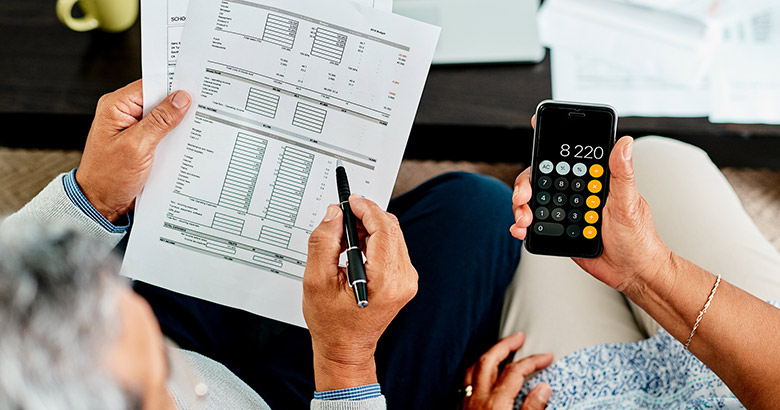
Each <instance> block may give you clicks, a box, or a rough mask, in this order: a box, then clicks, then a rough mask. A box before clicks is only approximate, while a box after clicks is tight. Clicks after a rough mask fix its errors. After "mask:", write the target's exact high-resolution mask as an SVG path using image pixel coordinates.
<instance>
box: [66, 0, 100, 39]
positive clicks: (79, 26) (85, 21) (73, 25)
mask: <svg viewBox="0 0 780 410" xmlns="http://www.w3.org/2000/svg"><path fill="white" fill-rule="evenodd" d="M78 1H79V0H57V18H59V19H60V21H61V22H62V24H64V25H66V26H68V27H69V28H70V29H71V30H73V31H89V30H94V29H96V28H98V26H99V25H100V24H99V22H98V19H96V18H95V17H93V16H90V15H85V16H84V17H81V18H73V6H75V5H76V3H77V2H78Z"/></svg>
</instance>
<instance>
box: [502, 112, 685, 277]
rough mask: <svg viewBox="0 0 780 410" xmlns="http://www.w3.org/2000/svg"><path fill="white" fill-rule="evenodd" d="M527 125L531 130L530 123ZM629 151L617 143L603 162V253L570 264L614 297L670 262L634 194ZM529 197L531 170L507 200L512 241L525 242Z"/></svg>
mask: <svg viewBox="0 0 780 410" xmlns="http://www.w3.org/2000/svg"><path fill="white" fill-rule="evenodd" d="M531 124H532V125H534V126H535V121H534V119H532V120H531ZM633 145H634V140H633V139H632V138H631V137H623V138H621V139H620V140H618V142H617V143H616V144H615V146H614V147H613V148H612V153H611V154H610V157H609V170H610V180H609V195H608V196H607V201H606V204H605V205H604V212H603V222H602V224H601V231H602V233H603V235H602V239H603V241H604V252H603V253H602V254H601V256H599V257H598V258H595V259H580V258H574V261H575V262H576V263H577V264H578V265H580V267H582V269H584V270H585V271H587V272H588V273H590V274H591V275H593V276H594V277H595V278H597V279H599V280H600V281H602V282H604V283H606V284H607V285H609V286H611V287H612V288H614V289H617V290H619V291H623V290H625V289H626V288H627V287H629V286H630V285H631V284H632V283H634V281H635V279H636V278H638V277H640V276H643V277H645V278H648V277H652V276H655V274H656V272H657V270H658V268H659V267H660V266H661V265H662V264H663V263H664V262H666V261H668V260H669V258H670V257H671V251H670V250H669V248H667V247H666V245H665V244H664V243H663V241H661V238H659V237H658V234H657V233H656V230H655V226H654V225H653V216H652V214H651V213H650V206H649V205H648V204H647V202H646V201H645V199H644V198H642V196H641V195H639V192H637V189H636V185H635V183H634V168H633V165H632V163H631V152H632V148H633ZM531 195H532V185H531V169H530V168H528V169H526V170H525V171H523V172H522V173H521V174H520V175H519V176H518V177H517V179H516V180H515V192H514V195H513V196H512V206H513V210H514V212H515V224H514V225H512V226H511V228H510V232H511V233H512V235H513V236H514V237H516V238H518V239H524V238H525V235H526V229H527V228H528V226H529V225H530V224H531V222H532V221H533V213H532V212H531V209H530V207H529V206H528V201H530V199H531Z"/></svg>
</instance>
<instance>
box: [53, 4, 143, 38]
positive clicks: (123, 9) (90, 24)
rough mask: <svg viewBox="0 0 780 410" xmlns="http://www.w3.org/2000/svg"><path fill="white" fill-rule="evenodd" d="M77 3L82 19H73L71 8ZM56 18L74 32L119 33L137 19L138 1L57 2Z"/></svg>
mask: <svg viewBox="0 0 780 410" xmlns="http://www.w3.org/2000/svg"><path fill="white" fill-rule="evenodd" d="M76 3H79V6H81V9H82V10H83V11H84V17H80V18H75V17H73V7H74V6H75V5H76ZM57 17H58V18H59V19H60V21H61V22H62V23H63V24H65V25H66V26H68V27H69V28H70V29H71V30H75V31H89V30H94V29H96V28H100V29H101V30H105V31H111V32H119V31H125V30H127V29H129V28H130V27H132V26H133V24H134V23H135V19H136V18H137V17H138V0H57Z"/></svg>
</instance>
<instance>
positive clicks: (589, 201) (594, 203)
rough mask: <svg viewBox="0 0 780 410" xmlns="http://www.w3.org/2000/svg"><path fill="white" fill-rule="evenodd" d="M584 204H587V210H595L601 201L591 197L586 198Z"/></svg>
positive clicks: (594, 196)
mask: <svg viewBox="0 0 780 410" xmlns="http://www.w3.org/2000/svg"><path fill="white" fill-rule="evenodd" d="M585 203H586V204H588V208H590V209H596V208H598V207H599V205H601V199H599V197H597V196H596V195H591V196H589V197H588V199H587V200H586V201H585Z"/></svg>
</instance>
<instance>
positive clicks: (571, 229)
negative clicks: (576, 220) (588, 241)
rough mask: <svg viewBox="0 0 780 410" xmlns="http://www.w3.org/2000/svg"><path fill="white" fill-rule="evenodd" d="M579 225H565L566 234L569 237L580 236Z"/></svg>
mask: <svg viewBox="0 0 780 410" xmlns="http://www.w3.org/2000/svg"><path fill="white" fill-rule="evenodd" d="M580 232H581V230H580V227H579V226H577V225H569V226H567V227H566V235H569V238H576V237H578V236H580Z"/></svg>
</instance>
